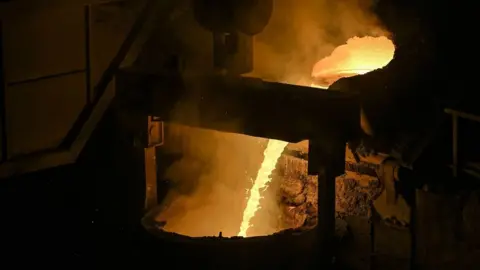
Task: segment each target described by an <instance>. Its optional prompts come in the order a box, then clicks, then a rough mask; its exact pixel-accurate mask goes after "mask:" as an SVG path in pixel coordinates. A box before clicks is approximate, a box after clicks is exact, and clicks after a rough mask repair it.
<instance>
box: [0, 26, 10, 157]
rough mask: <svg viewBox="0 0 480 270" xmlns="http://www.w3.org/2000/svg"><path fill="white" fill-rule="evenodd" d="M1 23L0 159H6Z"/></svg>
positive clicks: (1, 33)
mask: <svg viewBox="0 0 480 270" xmlns="http://www.w3.org/2000/svg"><path fill="white" fill-rule="evenodd" d="M3 55H4V51H3V25H2V21H1V20H0V161H5V160H6V159H7V157H8V156H7V155H8V152H7V125H6V123H7V108H6V100H5V95H6V91H7V82H6V79H5V67H4V59H3Z"/></svg>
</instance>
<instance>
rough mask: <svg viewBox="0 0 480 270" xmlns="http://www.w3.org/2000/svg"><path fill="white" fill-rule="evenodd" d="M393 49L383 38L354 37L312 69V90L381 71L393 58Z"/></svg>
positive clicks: (391, 44)
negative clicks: (341, 80)
mask: <svg viewBox="0 0 480 270" xmlns="http://www.w3.org/2000/svg"><path fill="white" fill-rule="evenodd" d="M394 52H395V45H394V44H393V42H392V41H391V40H390V39H388V38H386V37H363V38H359V37H354V38H351V39H349V40H348V41H347V44H344V45H341V46H338V47H337V48H335V50H334V51H333V52H332V54H331V55H330V56H328V57H325V58H324V59H322V60H320V61H318V62H317V63H316V64H315V66H314V67H313V71H312V77H313V78H314V79H315V83H314V85H312V86H316V87H319V88H328V87H329V86H330V85H332V84H333V83H334V82H335V81H337V80H338V79H340V78H346V77H351V76H355V75H361V74H365V73H368V72H370V71H373V70H375V69H379V68H383V67H385V66H386V65H387V64H388V63H389V62H390V61H391V60H392V59H393V56H394Z"/></svg>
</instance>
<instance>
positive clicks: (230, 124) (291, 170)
mask: <svg viewBox="0 0 480 270" xmlns="http://www.w3.org/2000/svg"><path fill="white" fill-rule="evenodd" d="M212 4H213V1H194V5H193V6H190V8H185V9H182V10H181V11H179V14H177V16H178V18H175V19H172V22H170V26H168V25H167V26H162V27H159V30H158V31H160V32H157V36H156V37H155V36H153V37H152V38H151V40H150V44H149V43H148V42H147V45H146V46H145V48H144V51H143V52H142V53H143V55H142V54H141V55H140V56H139V58H138V59H137V62H136V63H135V64H134V65H133V66H132V67H129V68H124V69H122V70H121V71H120V72H119V73H117V75H116V87H117V91H116V95H117V104H116V105H117V106H118V108H119V117H120V119H127V120H123V122H125V123H132V126H130V127H129V128H127V129H130V132H133V133H138V132H139V131H141V130H143V131H141V132H140V133H138V134H137V135H140V137H139V140H138V142H139V144H138V146H139V147H144V148H145V149H146V150H145V153H146V155H145V158H146V164H150V165H151V166H146V170H149V172H147V171H146V172H145V174H146V176H148V177H147V182H146V190H147V193H146V197H147V199H146V201H147V203H148V205H147V208H148V209H150V210H151V211H150V212H149V213H148V215H147V216H146V217H145V218H144V219H143V222H144V225H145V227H146V228H147V229H148V231H149V232H151V233H153V234H154V235H157V236H160V238H161V239H164V240H165V239H168V241H173V242H176V243H177V244H178V245H180V246H185V249H188V248H194V247H196V249H197V250H196V251H195V252H192V253H195V254H204V255H205V256H206V257H212V256H213V254H214V253H215V252H217V251H215V250H218V249H220V250H227V249H229V250H231V251H230V253H229V254H239V253H241V252H240V250H242V249H253V246H252V247H251V248H248V247H249V246H250V245H257V244H258V243H264V244H265V245H266V246H268V247H269V248H268V249H269V250H274V247H275V246H289V247H291V248H288V249H286V250H284V252H285V255H286V254H294V253H295V250H297V251H296V252H298V253H299V256H300V254H303V256H304V255H305V254H309V255H308V256H307V257H308V258H307V259H305V260H304V261H316V260H320V261H321V262H322V264H324V263H326V264H329V263H331V261H332V256H333V254H330V252H331V250H332V246H333V245H334V242H333V238H334V231H335V218H336V214H335V208H336V203H335V202H336V201H338V202H340V204H342V203H343V212H348V211H355V210H356V209H357V208H360V209H362V210H360V211H361V212H362V211H363V212H362V214H363V215H364V216H369V215H370V207H371V205H370V204H371V203H372V202H373V200H374V199H376V198H377V197H378V196H379V195H380V193H381V190H382V186H383V183H382V184H380V182H381V181H380V180H379V177H378V176H377V171H383V170H384V167H385V168H386V167H388V168H392V169H389V170H390V171H389V172H385V175H388V177H390V181H392V184H393V182H394V181H395V177H394V175H395V174H394V170H398V169H399V165H398V164H397V163H396V162H390V163H385V162H384V161H385V160H387V159H388V155H385V156H381V155H374V156H376V157H378V160H377V161H376V163H375V162H373V163H372V162H365V160H364V159H365V158H364V157H363V156H365V155H361V156H362V157H361V156H359V155H358V152H357V149H356V148H351V149H350V147H347V142H349V141H354V140H355V139H357V138H359V136H360V135H361V133H362V127H363V126H365V124H363V123H364V122H366V121H365V119H363V121H362V117H361V109H360V102H359V98H358V95H357V94H356V93H355V92H345V91H338V90H337V91H328V90H326V89H321V88H327V87H328V86H329V85H331V84H332V83H333V82H335V81H336V80H337V79H339V78H344V77H351V76H354V75H359V74H365V73H367V72H369V71H372V70H375V69H377V68H382V67H384V66H385V65H387V64H388V62H389V61H390V60H391V59H392V58H393V52H394V49H395V48H394V45H393V43H392V42H391V41H390V40H389V39H388V38H385V37H383V38H382V37H379V38H377V37H365V38H354V39H352V41H351V42H349V43H347V44H346V45H345V46H343V47H342V46H340V47H339V48H338V50H336V51H334V53H332V56H330V58H329V59H327V60H326V61H324V62H319V65H318V66H319V67H317V66H316V67H315V68H313V65H311V66H310V68H313V69H314V71H313V72H312V70H310V71H309V73H307V75H304V76H303V77H304V78H303V79H304V80H303V82H302V83H300V82H296V83H295V82H293V81H292V80H289V79H284V80H283V81H284V82H283V83H279V82H272V81H270V80H268V78H267V79H261V78H257V77H256V76H257V74H258V71H257V73H256V72H255V67H254V63H255V61H254V59H255V56H254V52H255V50H254V48H255V44H256V43H255V42H254V38H253V34H257V33H259V32H261V30H263V28H265V26H266V25H267V22H268V21H269V19H270V16H271V8H272V5H273V4H272V2H271V1H264V2H262V1H258V2H256V3H253V2H252V3H250V4H248V5H247V4H246V2H245V3H242V4H238V5H240V6H236V5H237V4H233V2H232V3H230V4H226V2H225V3H223V4H222V9H221V10H222V11H221V12H220V11H219V10H220V9H219V10H216V9H213V8H211V7H210V8H206V7H207V6H209V5H212ZM217 4H218V3H217ZM223 5H225V6H223ZM269 10H270V11H269ZM212 12H213V14H212ZM216 12H220V13H221V14H216ZM237 12H242V13H246V14H248V16H244V15H242V16H240V15H236V13H237ZM225 14H234V15H232V16H231V17H222V16H225ZM255 16H260V17H259V18H256V17H255ZM239 17H242V18H250V19H251V22H255V27H254V28H251V29H250V28H248V29H243V27H246V26H247V25H248V26H249V27H253V25H251V24H250V23H251V22H248V23H247V22H243V21H241V20H240V21H237V20H239V19H238V18H239ZM207 18H208V19H207ZM220 18H222V19H221V20H220ZM233 18H235V19H233ZM232 20H233V21H232ZM179 25H180V26H179ZM169 27H172V29H173V30H172V29H170V28H169ZM192 29H193V30H192ZM190 31H194V32H190ZM187 33H191V34H187ZM193 33H195V34H193ZM166 36H167V37H169V38H168V39H167V40H165V39H164V37H166ZM192 43H197V44H203V45H204V46H202V47H192ZM379 44H380V45H379ZM385 44H386V45H385ZM159 48H162V49H161V51H162V53H159V52H158V51H159ZM168 51H170V52H169V53H168ZM371 51H373V53H372V52H371ZM375 52H377V53H375ZM351 55H357V57H362V56H363V57H364V58H365V59H363V60H362V59H361V58H358V59H356V60H355V59H353V58H352V57H350V58H349V57H348V56H351ZM159 63H160V64H159ZM252 71H253V73H252ZM247 73H249V74H247ZM265 77H268V76H265ZM270 79H271V78H270ZM280 81H282V80H280ZM320 81H321V82H322V83H320ZM142 119H143V120H142ZM175 126H176V127H175ZM179 126H180V127H179ZM181 126H184V127H183V128H182V127H181ZM187 126H190V127H192V128H188V127H187ZM202 129H210V130H214V131H210V132H207V131H202ZM172 130H176V131H177V133H176V134H175V135H172V134H174V133H172ZM219 132H220V133H219ZM228 133H230V135H228ZM236 134H237V135H236ZM238 134H243V135H238ZM161 135H164V136H163V137H162V136H161ZM168 135H170V136H168ZM245 135H248V136H250V137H248V138H247V137H245ZM229 136H230V138H238V139H236V140H235V139H232V140H233V141H236V143H233V144H232V145H231V149H230V152H228V151H223V152H222V153H223V156H221V158H220V161H216V162H218V163H217V164H215V166H217V167H227V168H229V169H230V170H232V171H230V172H229V173H230V175H229V173H228V172H227V173H225V169H224V170H223V171H222V172H223V174H221V173H218V172H217V173H218V174H221V175H220V176H218V175H217V176H216V177H217V179H218V180H217V181H216V182H215V183H213V184H212V186H211V187H210V189H209V190H210V192H211V194H209V195H206V196H205V197H204V199H205V200H213V201H214V202H213V203H216V205H217V206H216V207H212V208H209V209H211V212H210V213H208V214H210V216H209V215H207V214H205V215H203V216H202V215H200V214H196V215H195V214H193V213H194V212H195V211H196V210H195V209H198V208H200V207H202V205H203V202H201V201H196V203H184V205H183V207H182V206H178V205H179V204H180V205H181V203H179V201H181V200H182V199H183V200H185V201H186V200H187V199H185V197H187V196H188V191H187V195H184V194H183V196H182V194H180V195H178V197H179V198H178V199H177V201H176V200H175V199H173V201H171V202H170V203H171V204H169V205H168V204H166V203H165V202H163V204H161V207H155V206H156V203H157V202H156V200H157V197H156V195H155V194H154V193H155V184H156V178H155V176H154V175H152V174H151V171H154V170H155V165H154V164H153V165H152V163H150V162H151V161H152V160H154V154H155V153H154V152H152V150H147V149H151V148H152V147H156V146H160V145H161V146H160V147H159V149H168V148H169V147H170V148H178V149H181V148H182V145H183V146H184V145H186V144H187V145H188V144H189V145H190V147H192V145H194V147H193V148H194V149H195V150H190V149H188V150H185V151H183V152H182V151H180V152H181V153H179V154H180V155H184V156H185V155H190V156H193V157H195V156H196V158H197V159H195V158H192V157H190V159H189V160H188V162H189V164H188V165H187V164H184V166H183V167H182V166H177V168H176V169H177V170H179V171H181V172H182V173H184V174H187V175H189V177H190V179H188V180H186V181H190V182H198V184H196V186H197V188H198V186H201V185H202V184H205V183H206V182H208V181H211V179H205V178H204V177H202V172H201V170H200V171H199V170H197V171H195V170H193V172H191V173H188V172H187V171H188V170H190V169H189V168H188V167H189V166H190V167H191V166H194V164H197V163H199V165H196V166H200V167H203V168H205V167H208V166H211V164H209V162H205V159H206V160H207V161H211V160H214V159H216V158H215V157H209V158H204V160H201V158H199V156H201V155H202V154H203V155H206V156H208V155H210V156H215V155H218V153H217V152H215V151H211V152H209V154H205V153H203V152H208V147H207V146H206V145H208V144H209V141H210V142H211V141H214V142H215V143H217V144H219V145H220V146H217V148H221V144H222V140H223V141H228V140H229V139H225V138H228V137H229ZM242 136H243V137H242ZM252 136H253V137H257V139H255V138H252ZM152 137H154V138H155V139H154V140H152ZM169 137H170V138H169ZM209 137H210V138H209ZM215 137H216V138H217V139H215ZM259 137H261V138H266V139H263V140H261V139H258V138H259ZM175 138H177V139H175ZM179 138H180V139H179ZM212 138H213V139H212ZM241 138H244V139H241ZM163 139H165V140H163ZM176 140H177V141H178V140H180V141H182V140H183V142H177V143H175V141H176ZM304 140H306V141H304ZM249 141H250V143H249ZM254 141H260V142H261V143H259V144H260V146H258V145H257V146H256V147H249V146H248V145H249V144H254V143H253V142H254ZM301 141H304V142H303V143H300V144H299V145H297V146H295V144H292V143H298V142H301ZM152 142H153V143H152ZM289 143H290V147H289V146H287V145H288V144H289ZM257 144H258V143H257ZM172 145H173V146H172ZM195 145H196V146H195ZM300 145H302V146H300ZM235 147H243V148H245V149H249V151H247V152H248V154H247V155H249V157H248V158H247V159H246V160H255V158H254V156H255V151H257V152H258V153H257V154H259V157H260V158H257V164H256V165H257V167H256V169H255V170H254V172H252V171H247V168H248V166H247V165H246V164H245V163H248V161H243V165H244V166H245V170H246V172H245V174H246V175H250V176H251V183H249V181H248V180H249V177H245V175H243V173H242V172H240V171H235V170H234V169H233V167H235V166H238V164H234V163H236V162H235V160H237V159H235V158H231V157H230V155H233V156H239V155H240V154H239V153H241V151H240V152H239V151H238V150H237V151H235ZM295 147H297V148H298V149H297V150H294V148H295ZM259 149H260V151H259ZM285 149H287V151H286V152H285ZM292 149H293V150H292ZM148 151H150V154H148V153H147V152H148ZM160 151H161V150H160ZM262 152H263V153H262ZM346 152H347V153H348V156H349V158H348V160H349V163H348V164H349V165H348V166H347V169H348V170H349V171H355V170H357V171H356V172H353V173H354V174H357V175H360V176H361V175H364V172H363V171H362V170H365V168H366V169H367V171H368V166H369V165H368V164H373V165H370V166H373V168H369V169H370V171H369V173H370V177H371V178H373V179H371V181H369V180H367V181H364V183H362V184H358V182H361V181H357V180H353V182H352V177H351V174H350V176H343V178H341V179H339V180H338V182H342V183H344V185H343V190H344V193H339V194H342V197H344V196H345V197H348V196H350V197H352V198H354V197H357V199H353V200H351V201H350V202H346V201H345V200H343V201H341V200H338V199H337V200H336V197H335V193H336V192H335V189H336V184H335V183H336V179H337V177H338V176H341V175H344V173H345V167H346V165H345V153H346ZM288 153H289V154H288ZM177 154H178V153H177ZM282 154H283V155H282ZM366 156H368V155H366ZM157 159H160V160H161V159H162V158H161V156H158V155H157ZM307 160H308V161H307ZM201 161H204V162H201ZM222 161H223V163H222ZM237 162H238V161H237ZM184 163H185V162H184ZM240 165H242V163H241V164H240ZM217 167H216V168H217ZM254 167H255V166H254ZM282 167H283V168H282ZM295 168H296V169H295ZM170 169H171V168H170ZM385 171H386V169H385ZM232 174H234V175H232ZM238 175H239V176H240V177H238ZM308 175H310V176H308ZM242 176H243V181H240V182H243V183H242V184H240V185H238V184H237V185H236V190H237V193H238V192H239V193H240V195H235V193H232V194H231V197H235V198H237V201H240V202H238V203H235V200H227V201H224V202H223V203H222V201H221V200H215V199H212V198H211V197H213V198H215V195H214V193H215V191H214V190H215V189H219V188H218V186H220V184H221V183H222V181H225V180H223V179H225V178H240V180H241V178H242ZM211 177H212V178H215V176H211ZM272 178H273V179H274V178H277V179H276V180H272ZM289 178H290V179H289ZM383 179H384V177H382V178H381V180H382V181H383ZM299 180H300V181H299ZM344 180H345V181H344ZM349 180H350V182H349ZM272 181H273V182H275V181H276V182H278V183H279V184H278V185H282V184H283V187H282V191H281V192H278V193H282V194H283V198H281V199H280V201H281V203H280V204H283V206H282V207H283V208H284V211H283V212H279V213H278V215H279V216H280V219H281V222H280V223H281V224H280V225H278V224H277V226H274V227H275V229H272V228H269V230H264V231H263V232H262V230H261V229H259V227H261V225H260V226H259V225H257V226H255V225H253V227H254V228H251V227H252V221H253V220H254V219H255V217H256V214H257V213H258V209H259V208H261V207H260V204H261V203H262V201H261V200H262V197H263V196H264V195H265V191H266V190H267V189H268V187H269V185H270V184H271V182H272ZM173 182H175V180H173ZM177 182H178V181H177ZM237 182H238V181H237ZM245 182H246V184H245ZM288 183H290V185H289V184H288ZM348 183H350V184H348ZM352 184H353V185H352ZM173 185H181V183H173ZM295 185H297V186H298V185H300V187H298V188H297V189H298V190H297V191H295V190H292V188H291V187H294V186H295ZM355 189H356V193H355V192H353V193H352V190H355ZM362 189H363V191H360V190H362ZM244 190H246V193H245V194H243V191H244ZM277 190H279V189H277ZM192 192H195V191H192ZM196 192H199V191H196ZM360 193H362V194H363V195H360ZM377 193H378V194H377ZM209 196H211V197H209ZM236 196H240V197H236ZM389 196H391V194H389ZM317 197H318V198H317ZM359 198H360V199H359ZM362 198H363V199H362ZM230 199H231V198H230ZM273 201H277V198H274V199H273ZM228 202H230V203H228ZM263 203H265V200H263ZM356 203H358V204H361V206H360V205H355V204H356ZM222 204H223V205H222ZM166 205H167V206H166ZM221 206H223V207H221ZM225 206H227V207H225ZM263 206H265V205H263ZM349 207H350V208H353V209H349ZM175 208H176V209H177V211H180V213H177V216H175V215H173V214H171V213H170V214H168V212H173V211H174V210H172V209H175ZM218 208H221V209H222V210H223V211H224V214H223V215H224V216H225V215H229V216H232V217H230V218H229V220H231V219H233V220H236V219H238V221H237V223H238V224H236V225H237V226H238V227H237V228H234V229H232V228H231V227H228V226H232V225H222V224H225V222H223V220H220V218H219V217H218V216H219V215H217V216H215V215H214V214H213V213H212V212H214V211H217V209H218ZM264 208H266V207H264ZM337 208H341V207H337ZM178 209H179V210H178ZM182 209H183V210H182ZM238 209H240V210H239V213H237V214H235V212H236V211H237V210H238ZM197 212H198V211H197ZM189 213H192V214H191V216H194V218H187V216H188V215H189ZM178 215H180V216H181V217H180V218H179V217H178ZM220 215H221V214H220ZM182 217H183V220H182ZM209 218H211V220H209ZM257 218H258V216H257ZM287 220H288V221H287ZM316 220H319V221H318V222H317V221H316ZM277 221H278V220H277ZM179 222H185V223H186V224H188V226H189V227H190V228H192V227H194V229H193V230H185V229H183V230H182V229H181V227H182V225H181V224H180V225H179V224H178V223H179ZM234 223H235V222H234ZM258 223H259V224H262V223H264V222H258ZM174 224H177V225H176V226H175V225H174ZM188 226H187V225H184V226H183V228H185V227H188ZM233 226H234V225H233ZM203 227H208V228H207V229H205V228H204V229H203V230H202V228H203ZM255 227H256V228H255ZM255 230H257V232H255ZM182 234H183V235H182ZM265 235H267V236H265ZM246 236H254V237H253V238H251V239H250V238H246V239H244V237H246ZM255 236H256V237H255ZM312 240H315V241H312ZM277 241H280V242H277ZM280 243H284V244H285V245H284V244H280ZM286 243H291V244H286ZM189 245H191V246H190V247H189ZM300 246H301V247H302V248H298V247H300ZM210 247H211V248H212V249H210ZM213 247H216V248H213ZM295 247H297V248H295ZM313 250H316V252H319V253H315V252H313V253H312V251H313ZM278 252H279V251H278ZM273 253H275V252H273ZM278 254H280V253H277V256H278ZM315 254H317V255H315ZM244 255H245V256H246V257H253V256H254V255H253V254H250V253H245V254H244ZM232 256H235V255H232ZM258 256H259V258H258V259H260V258H261V257H262V255H261V254H258ZM312 256H313V257H312ZM314 257H316V258H317V259H313V258H314ZM312 259H313V260H312ZM266 261H268V260H266ZM242 267H243V265H242ZM250 267H253V266H250ZM259 267H260V266H259Z"/></svg>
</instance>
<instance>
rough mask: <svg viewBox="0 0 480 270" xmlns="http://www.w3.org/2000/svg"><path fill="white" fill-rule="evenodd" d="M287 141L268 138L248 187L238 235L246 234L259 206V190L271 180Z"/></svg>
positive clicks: (264, 187)
mask: <svg viewBox="0 0 480 270" xmlns="http://www.w3.org/2000/svg"><path fill="white" fill-rule="evenodd" d="M287 144H288V143H287V142H284V141H278V140H268V144H267V148H265V152H264V159H263V162H262V165H261V166H260V170H258V173H257V177H256V179H255V181H254V182H253V186H252V188H251V189H250V197H249V198H248V201H247V207H246V208H245V211H244V212H243V219H242V224H241V225H240V232H239V233H238V236H243V237H246V236H247V231H248V229H249V228H250V226H251V223H250V220H251V219H252V218H253V217H254V216H255V213H256V212H257V210H258V209H259V208H260V200H261V199H262V196H261V194H260V192H261V191H262V190H264V189H266V188H268V184H269V183H270V181H271V180H272V178H271V174H272V172H273V170H274V169H275V166H276V165H277V161H278V159H279V158H280V156H281V155H282V152H283V150H284V149H285V147H286V146H287Z"/></svg>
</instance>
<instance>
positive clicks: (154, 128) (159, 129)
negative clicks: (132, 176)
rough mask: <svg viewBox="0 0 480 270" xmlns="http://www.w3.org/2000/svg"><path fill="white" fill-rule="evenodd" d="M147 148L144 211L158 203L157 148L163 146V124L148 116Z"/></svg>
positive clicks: (145, 154) (145, 150) (145, 151)
mask: <svg viewBox="0 0 480 270" xmlns="http://www.w3.org/2000/svg"><path fill="white" fill-rule="evenodd" d="M147 129H148V138H147V145H146V146H147V147H145V149H144V161H145V209H146V210H147V211H148V210H149V209H151V208H152V207H154V206H156V205H157V203H158V197H157V153H156V150H157V146H160V145H162V144H163V122H161V121H159V120H158V119H155V118H154V117H152V116H148V120H147Z"/></svg>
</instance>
